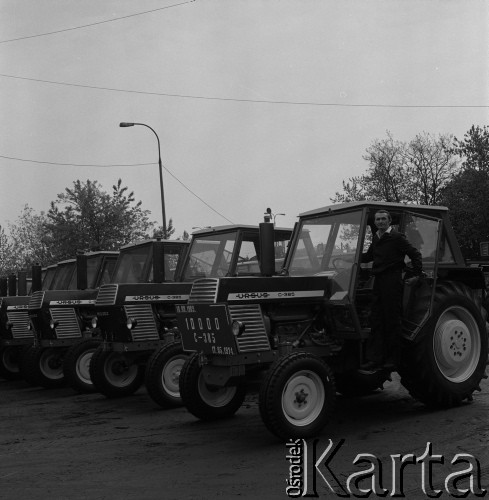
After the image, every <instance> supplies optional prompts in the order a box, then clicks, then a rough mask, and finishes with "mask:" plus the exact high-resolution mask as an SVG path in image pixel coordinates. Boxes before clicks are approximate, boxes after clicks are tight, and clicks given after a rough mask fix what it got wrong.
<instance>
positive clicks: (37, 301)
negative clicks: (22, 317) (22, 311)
mask: <svg viewBox="0 0 489 500" xmlns="http://www.w3.org/2000/svg"><path fill="white" fill-rule="evenodd" d="M43 299H44V292H43V291H40V292H34V293H33V294H32V295H31V299H30V300H29V309H41V306H42V301H43Z"/></svg>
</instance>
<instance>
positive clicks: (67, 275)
mask: <svg viewBox="0 0 489 500" xmlns="http://www.w3.org/2000/svg"><path fill="white" fill-rule="evenodd" d="M75 267H76V262H75V261H73V262H69V263H67V264H58V267H57V268H56V276H55V277H54V280H53V283H52V285H51V286H50V287H49V289H50V290H68V286H69V284H70V281H71V277H72V276H73V273H74V272H75Z"/></svg>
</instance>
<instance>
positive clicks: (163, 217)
mask: <svg viewBox="0 0 489 500" xmlns="http://www.w3.org/2000/svg"><path fill="white" fill-rule="evenodd" d="M134 125H141V126H142V127H146V128H149V129H150V130H151V132H153V134H154V135H155V136H156V140H157V141H158V166H159V169H160V192H161V218H162V220H163V238H166V214H165V194H164V191H163V166H162V164H161V151H160V138H159V137H158V134H157V133H156V132H155V131H154V129H152V128H151V127H150V126H149V125H146V124H145V123H130V122H121V123H120V124H119V127H134Z"/></svg>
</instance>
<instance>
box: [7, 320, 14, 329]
mask: <svg viewBox="0 0 489 500" xmlns="http://www.w3.org/2000/svg"><path fill="white" fill-rule="evenodd" d="M13 326H14V324H13V323H12V322H11V321H7V322H6V323H5V327H6V328H7V330H10V329H11V328H12V327H13Z"/></svg>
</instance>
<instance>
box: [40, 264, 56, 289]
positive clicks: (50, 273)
mask: <svg viewBox="0 0 489 500" xmlns="http://www.w3.org/2000/svg"><path fill="white" fill-rule="evenodd" d="M55 275H56V267H48V268H47V269H46V273H45V274H44V278H43V280H42V289H43V290H49V289H50V286H51V283H52V282H53V279H54V277H55Z"/></svg>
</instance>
